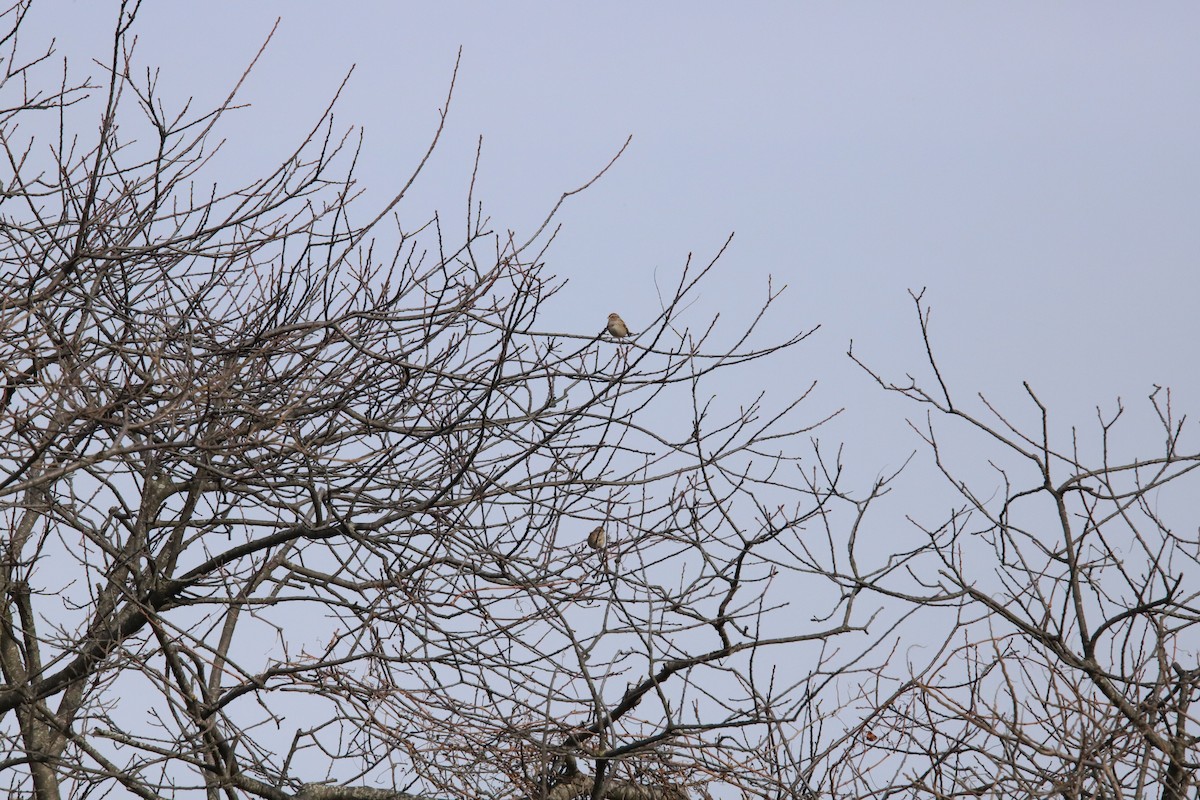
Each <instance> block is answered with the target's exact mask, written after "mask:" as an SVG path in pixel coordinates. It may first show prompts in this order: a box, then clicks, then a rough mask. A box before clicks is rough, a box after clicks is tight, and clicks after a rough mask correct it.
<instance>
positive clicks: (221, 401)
mask: <svg viewBox="0 0 1200 800" xmlns="http://www.w3.org/2000/svg"><path fill="white" fill-rule="evenodd" d="M27 10H28V4H27V3H25V2H21V3H18V4H16V5H14V6H13V7H12V8H10V9H9V10H8V12H7V13H6V14H5V15H4V16H3V21H4V25H5V27H4V31H6V35H5V37H4V39H3V41H2V43H0V44H2V46H3V48H4V51H3V57H4V64H5V71H4V73H3V75H4V82H3V85H2V86H0V93H2V94H3V96H4V97H5V98H6V99H5V101H4V102H3V103H0V107H2V108H3V109H4V110H3V111H0V147H3V152H4V155H5V157H6V159H7V164H8V170H7V171H6V172H5V176H6V181H5V185H4V186H3V197H2V198H0V236H2V238H0V259H2V261H0V369H3V386H2V387H0V465H2V471H0V515H3V519H4V520H5V522H6V524H7V531H8V533H7V534H6V535H5V536H4V537H3V538H2V539H0V675H2V678H3V683H2V684H0V740H2V741H3V744H4V748H3V750H2V751H0V786H3V787H4V788H6V789H8V790H9V793H10V796H22V797H24V796H34V797H37V798H39V799H40V800H51V799H52V798H54V799H57V798H61V797H64V796H69V797H85V796H91V795H96V794H99V795H104V794H107V793H110V792H116V793H117V794H130V795H135V796H138V797H143V798H158V797H177V796H183V795H189V794H196V795H199V794H200V793H204V794H205V795H206V796H209V797H212V798H217V797H226V798H235V797H260V798H266V800H287V799H288V798H311V799H313V800H316V799H318V798H355V799H356V800H357V799H364V800H374V799H375V798H448V797H521V798H536V799H538V800H568V798H576V797H590V798H592V799H593V800H598V798H601V797H605V798H611V799H612V800H660V799H661V800H668V799H671V800H674V799H675V798H680V799H682V798H684V797H722V798H723V797H764V798H784V797H803V798H816V797H831V798H833V797H836V798H852V797H889V796H900V797H922V798H934V797H936V798H943V797H977V796H991V797H1011V796H1022V797H1062V798H1117V797H1121V798H1126V797H1139V798H1140V797H1164V798H1169V800H1178V799H1181V798H1184V797H1194V796H1196V789H1197V781H1196V766H1197V748H1196V741H1197V740H1196V735H1197V734H1196V722H1197V719H1196V713H1195V711H1194V710H1193V708H1192V701H1193V699H1194V698H1195V694H1196V691H1197V689H1198V688H1200V686H1198V685H1200V664H1198V663H1197V629H1196V621H1197V612H1198V603H1197V599H1196V598H1197V594H1196V590H1195V588H1194V587H1195V586H1200V580H1198V579H1200V570H1198V569H1197V558H1198V557H1200V542H1198V541H1197V536H1196V534H1195V532H1194V530H1195V523H1194V521H1193V520H1192V518H1190V517H1189V516H1188V515H1189V514H1190V513H1191V508H1190V507H1189V506H1188V504H1187V501H1188V500H1189V499H1190V498H1189V497H1188V496H1187V495H1186V494H1185V492H1186V490H1187V489H1188V488H1189V486H1190V481H1191V480H1194V478H1192V475H1193V470H1194V468H1195V467H1196V465H1197V464H1198V463H1200V456H1197V455H1196V454H1194V453H1189V452H1188V451H1186V450H1185V449H1184V445H1183V435H1184V426H1183V420H1182V419H1177V418H1176V416H1175V412H1174V410H1173V409H1172V407H1171V402H1170V395H1169V394H1168V393H1167V392H1166V391H1165V390H1161V391H1157V392H1156V393H1155V394H1153V395H1152V396H1151V404H1150V408H1151V409H1153V411H1154V413H1155V415H1156V416H1155V418H1156V419H1157V422H1158V424H1159V426H1160V427H1161V430H1162V432H1163V436H1162V442H1163V444H1162V445H1161V447H1160V451H1159V452H1157V453H1154V454H1151V455H1146V454H1144V453H1143V452H1141V451H1137V452H1133V453H1132V454H1131V455H1126V451H1127V450H1128V447H1127V446H1126V445H1125V443H1124V442H1123V441H1121V440H1120V439H1119V437H1118V436H1117V431H1118V430H1119V425H1118V422H1121V423H1122V424H1124V422H1125V421H1124V420H1123V419H1121V418H1122V417H1123V416H1124V412H1123V410H1121V409H1120V408H1119V407H1118V409H1117V411H1116V412H1115V413H1112V414H1108V415H1104V414H1102V415H1101V416H1100V418H1099V423H1098V427H1097V428H1096V435H1094V436H1092V437H1090V438H1089V437H1088V436H1087V435H1086V434H1080V433H1076V432H1075V430H1074V429H1071V431H1070V432H1069V433H1068V434H1063V433H1061V432H1060V431H1059V430H1058V429H1057V428H1056V427H1055V423H1054V421H1053V418H1052V416H1051V414H1050V412H1049V411H1048V410H1047V409H1046V408H1045V407H1044V406H1043V404H1042V402H1041V401H1040V400H1039V399H1038V397H1037V395H1036V394H1035V393H1034V391H1033V390H1032V389H1030V390H1029V398H1030V403H1031V407H1032V408H1033V409H1035V410H1036V416H1035V417H1034V421H1033V423H1032V426H1030V425H1027V424H1026V425H1023V424H1022V423H1020V422H1018V421H1017V419H1016V418H1015V417H1014V415H1013V414H1012V413H1008V414H1006V413H1002V412H1001V411H1000V410H999V409H995V408H993V407H992V406H990V405H989V404H988V403H987V402H986V401H985V400H983V399H982V398H980V399H978V400H973V401H971V402H965V401H963V400H961V399H960V398H959V397H958V396H957V393H956V392H953V391H952V390H951V383H952V382H951V381H949V380H946V379H944V377H943V375H942V372H941V371H940V369H939V367H938V363H937V361H936V359H935V358H934V355H933V353H934V348H933V345H932V342H931V336H930V330H929V311H928V306H927V305H926V304H925V303H924V302H923V300H922V299H921V298H920V296H918V297H916V298H915V299H916V304H917V308H918V312H919V320H920V328H919V330H920V332H921V334H922V335H923V342H924V345H925V350H926V353H927V355H928V365H929V368H930V369H929V380H928V381H926V382H924V383H921V382H918V381H917V380H915V379H912V378H907V379H905V380H904V381H901V382H896V381H895V380H893V379H891V378H889V377H885V375H886V372H887V371H886V370H874V369H871V368H868V369H867V372H868V374H869V375H870V376H871V377H872V378H873V379H874V381H875V382H876V383H877V385H878V386H880V387H882V389H883V390H885V391H887V392H890V393H894V394H898V395H901V396H903V397H905V398H907V399H908V400H909V401H911V402H915V403H917V404H919V407H920V408H921V409H922V410H923V411H924V412H925V414H924V416H923V417H922V418H921V419H919V420H917V421H915V422H914V424H913V427H914V429H915V430H916V431H917V432H918V434H919V435H920V436H921V438H922V439H923V440H924V444H925V452H926V453H928V454H929V455H930V456H932V458H930V459H927V460H926V462H925V463H930V464H932V466H933V467H934V469H935V470H936V471H937V472H938V473H940V474H941V475H942V476H944V478H945V479H946V480H945V482H944V483H945V486H947V487H948V488H949V489H950V490H952V492H953V493H954V495H955V499H954V500H953V503H952V510H951V511H950V512H949V513H948V514H947V515H944V516H941V517H931V516H930V515H931V514H932V513H933V512H932V511H930V509H929V507H928V505H927V504H924V503H920V502H918V501H919V497H918V496H917V494H909V493H906V492H900V491H898V489H900V488H904V487H905V486H906V485H909V484H906V481H912V480H913V478H914V475H913V474H911V473H919V469H920V465H921V464H922V457H921V456H915V457H914V459H913V460H912V461H911V462H910V463H909V464H908V465H906V466H905V467H903V468H901V469H900V470H895V471H893V472H891V473H887V474H885V475H883V476H882V477H880V478H879V479H878V480H876V481H875V482H874V484H873V485H872V486H870V487H869V488H868V489H867V491H865V492H854V491H852V490H851V489H850V488H848V487H846V486H845V485H844V484H845V482H846V479H845V478H844V474H843V467H842V463H841V457H840V452H839V451H836V450H831V449H829V448H822V447H821V446H820V445H819V444H815V442H816V440H815V439H813V438H812V436H813V434H812V431H813V430H814V429H815V428H816V427H817V426H819V425H820V424H821V423H822V422H823V421H824V418H825V417H826V415H825V414H823V413H813V412H807V411H804V413H803V414H802V413H801V412H802V410H803V409H804V408H805V407H804V401H805V400H806V399H807V398H808V396H809V392H810V390H811V385H809V384H804V385H801V386H798V387H797V388H796V390H795V392H794V394H793V396H790V397H785V398H783V399H782V402H772V403H769V402H768V401H767V399H766V398H764V397H763V396H762V395H760V394H757V393H756V392H753V391H751V392H749V393H747V394H745V395H742V394H739V392H740V391H742V390H738V389H731V388H730V387H738V386H742V385H744V384H739V382H738V380H737V378H736V376H738V375H739V374H743V373H741V372H740V371H739V370H740V368H742V367H744V365H746V364H747V363H749V362H756V361H759V360H761V359H778V358H780V356H781V354H783V353H784V352H786V351H791V350H792V348H795V347H796V346H797V345H799V344H800V343H801V342H802V341H803V340H805V339H806V338H807V337H808V335H809V334H810V333H811V331H801V332H799V333H797V334H796V335H795V336H793V337H792V338H790V339H787V340H786V341H783V342H780V343H778V344H776V345H772V346H766V347H753V346H751V345H750V344H749V342H750V341H751V340H752V338H751V337H752V334H754V333H755V332H756V328H757V326H758V324H759V321H760V320H761V319H762V318H763V314H765V313H766V312H767V311H768V307H769V306H771V305H772V304H774V303H775V301H776V299H777V298H778V296H779V291H778V290H771V291H770V292H768V298H767V302H766V304H765V306H764V308H763V309H762V311H763V313H760V314H758V315H757V316H754V317H752V318H751V319H749V321H748V322H747V324H746V325H745V330H744V332H742V333H739V334H737V335H735V336H734V337H733V338H732V339H731V340H730V339H722V338H721V337H719V336H718V333H717V331H716V328H715V327H714V326H712V325H711V324H708V323H704V324H701V325H698V326H697V325H696V324H695V322H694V321H690V320H689V319H688V313H687V306H688V304H689V302H690V298H691V297H692V296H693V295H694V293H695V292H696V291H697V289H698V287H700V286H702V282H703V279H704V276H705V275H706V274H707V273H708V272H709V270H710V269H712V268H713V266H714V264H715V263H716V261H717V258H719V257H720V255H721V254H720V253H718V254H717V258H713V259H710V260H708V261H706V262H705V263H703V264H699V265H693V264H691V263H690V260H689V262H688V263H687V264H685V265H684V266H683V268H682V269H681V271H680V272H681V274H680V277H679V279H678V282H677V283H676V284H675V285H674V286H673V288H671V289H669V290H664V291H663V293H662V308H661V313H660V314H659V315H658V317H657V318H656V319H653V320H638V319H634V318H633V317H632V315H630V320H629V322H630V323H631V325H626V324H625V321H624V320H622V319H621V318H620V314H619V312H618V313H614V314H612V315H609V316H608V317H607V318H606V316H605V315H606V314H609V312H611V311H612V309H603V310H601V311H600V312H599V313H598V314H597V316H596V318H595V320H588V321H586V322H580V324H579V326H578V328H577V329H575V330H570V331H551V330H546V329H545V323H544V322H543V320H544V319H545V318H546V316H547V315H546V314H544V313H543V312H545V311H548V310H549V309H551V308H552V307H553V306H552V304H553V303H554V302H555V294H556V292H557V291H558V289H559V288H560V287H561V285H562V282H561V281H559V280H558V279H556V278H555V277H554V276H553V274H552V273H551V272H550V270H549V268H548V267H547V266H546V261H547V257H548V247H549V245H550V243H551V241H552V239H553V238H554V236H555V235H556V233H557V227H556V222H555V217H556V213H557V211H558V209H559V207H560V206H561V205H562V204H563V203H564V202H567V201H568V200H569V198H570V197H571V196H572V195H573V194H575V193H576V192H578V191H581V190H582V189H584V188H587V186H588V185H590V184H591V182H592V181H594V180H596V179H598V178H599V177H600V175H602V174H603V173H604V172H605V171H606V170H607V169H608V168H607V167H605V168H604V170H601V171H600V173H599V174H598V175H596V176H595V177H594V178H593V179H592V181H588V182H587V183H586V184H585V185H584V186H582V187H580V189H576V190H573V191H569V192H566V193H565V194H564V195H563V196H562V198H561V200H560V201H559V203H558V204H557V205H556V206H555V207H554V208H553V209H551V211H550V213H549V215H548V217H547V219H546V221H545V222H544V223H543V224H542V225H541V226H540V227H539V228H538V229H537V230H536V231H534V232H533V233H532V235H525V236H518V235H517V234H515V233H513V232H510V231H507V230H494V229H493V225H492V223H491V222H490V220H489V218H488V217H486V216H485V215H484V214H483V211H482V207H481V205H480V204H479V203H478V202H477V201H476V200H475V197H474V184H473V181H472V184H471V185H469V186H467V187H464V190H465V192H466V194H467V197H468V203H467V207H468V209H469V211H468V216H467V219H466V220H465V224H463V223H464V220H458V221H456V222H455V223H454V224H453V225H447V224H444V220H443V219H442V217H440V216H439V215H437V214H433V215H425V216H415V217H414V216H413V214H414V212H412V211H410V210H409V208H408V204H407V203H406V202H405V199H406V195H407V193H408V191H409V189H410V187H411V186H412V184H413V182H414V181H415V180H417V178H418V176H419V174H420V172H421V170H422V169H423V168H424V166H425V165H426V163H427V162H428V160H429V159H430V157H431V154H432V153H433V152H434V147H435V146H436V144H437V141H438V138H439V136H440V133H441V130H442V124H443V123H444V122H445V119H446V112H447V110H448V108H449V103H450V94H452V91H453V81H452V80H451V92H450V94H448V96H447V99H446V106H445V107H443V109H442V110H441V112H440V117H439V119H438V122H437V125H436V129H435V130H434V131H433V132H432V134H431V146H430V148H429V151H428V152H426V153H425V154H424V155H423V156H419V157H418V158H417V159H415V160H416V165H415V169H414V173H413V175H412V177H411V178H410V179H409V180H408V181H407V182H406V183H405V184H404V185H403V186H400V187H398V188H397V189H396V191H395V194H394V196H393V197H392V199H391V200H389V201H388V202H386V203H384V204H382V205H381V206H378V207H371V206H368V205H367V203H366V202H365V201H364V198H363V196H362V194H361V191H360V187H359V185H358V184H357V182H356V177H355V165H356V163H357V159H358V155H359V148H360V146H361V143H360V140H359V139H358V138H357V137H356V136H355V135H354V134H353V132H342V131H339V130H337V129H335V128H334V126H333V123H332V115H331V110H330V109H332V105H331V106H330V108H329V109H327V110H326V111H325V113H324V114H322V115H320V116H319V119H318V120H317V122H316V123H315V124H314V125H313V127H312V129H311V130H310V131H309V132H308V134H307V135H301V136H299V137H298V139H297V141H296V143H295V149H294V151H293V152H290V153H285V154H284V155H283V157H282V158H280V159H279V160H278V164H277V166H275V167H274V168H272V169H268V170H267V171H265V172H264V173H262V174H261V175H260V176H259V177H256V178H252V179H249V180H243V181H242V182H241V183H236V182H230V180H229V179H228V178H227V177H225V176H224V175H223V174H221V173H220V171H219V170H218V169H217V162H216V161H215V160H214V158H213V157H214V154H216V153H217V152H218V151H219V147H220V145H219V142H220V141H221V137H222V136H223V133H222V131H223V126H224V125H226V124H227V123H228V117H229V116H230V114H231V113H233V112H234V110H235V109H237V108H238V107H239V103H240V100H239V99H238V93H239V88H240V83H239V85H238V86H235V87H234V88H233V90H232V91H231V92H230V94H229V97H228V99H227V100H226V101H225V102H224V103H223V104H221V105H220V106H219V107H217V108H215V109H211V110H207V111H204V112H195V111H193V110H191V108H190V105H189V104H183V106H182V110H181V111H169V110H168V109H169V108H171V107H172V103H171V101H170V100H169V99H167V98H164V97H162V96H160V89H159V84H158V78H157V76H156V75H155V73H152V72H147V71H146V70H145V68H144V66H139V64H138V61H137V59H136V57H135V53H134V52H133V42H134V36H133V33H132V31H133V30H134V22H135V17H136V11H137V7H136V4H123V5H122V6H121V7H120V10H119V13H118V14H117V15H116V27H115V30H114V33H113V38H112V48H111V57H110V60H109V62H108V64H107V68H106V69H104V70H102V71H101V72H100V73H99V75H100V77H91V76H89V77H86V78H80V79H72V73H71V72H70V71H68V72H67V73H65V77H64V74H63V73H61V72H56V71H55V70H57V62H54V61H52V59H51V55H52V53H51V51H50V50H49V49H44V50H40V51H39V50H34V51H31V52H33V53H34V55H33V57H26V56H25V54H24V53H25V51H24V50H23V49H22V48H21V47H19V46H18V43H19V37H18V33H19V31H20V28H21V23H22V21H23V19H24V17H25V14H26V12H27ZM251 66H253V64H251ZM38 87H54V88H50V89H46V90H42V89H39V88H38ZM619 155H620V153H619V152H618V156H619ZM614 160H615V159H614ZM221 187H224V188H221ZM231 187H232V188H231ZM453 231H458V233H457V234H455V233H453ZM722 252H723V251H722ZM622 311H625V310H622ZM626 313H629V312H626ZM617 323H620V324H619V325H618V324H617ZM630 327H632V328H633V331H632V332H631V331H630ZM722 341H724V342H726V343H725V344H722V343H721V342H722ZM852 357H853V358H856V359H857V358H858V357H857V356H855V355H852ZM927 386H933V387H934V388H933V389H929V388H927ZM718 387H720V388H721V390H722V391H721V392H720V397H718V398H715V399H714V396H715V395H716V394H717V390H718ZM681 409H687V413H682V412H681ZM722 409H732V410H731V411H726V412H723V411H722ZM972 409H975V410H972ZM1023 430H1024V431H1025V432H1023ZM1030 430H1032V433H1030V432H1028V431H1030ZM1064 436H1065V438H1064ZM980 467H984V469H980ZM931 492H932V489H931V488H930V487H929V486H927V485H922V486H921V489H920V492H919V494H920V495H921V496H924V495H927V494H929V493H931ZM1181 496H1182V498H1183V501H1184V502H1182V503H1181V502H1180V497H1181ZM896 506H899V507H900V508H901V514H902V515H903V516H906V517H907V520H906V521H905V520H901V521H897V520H896V519H893V518H891V517H889V516H888V509H890V508H894V507H896ZM1193 516H1194V515H1193ZM929 519H935V521H934V522H932V523H930V522H928V520H929Z"/></svg>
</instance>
